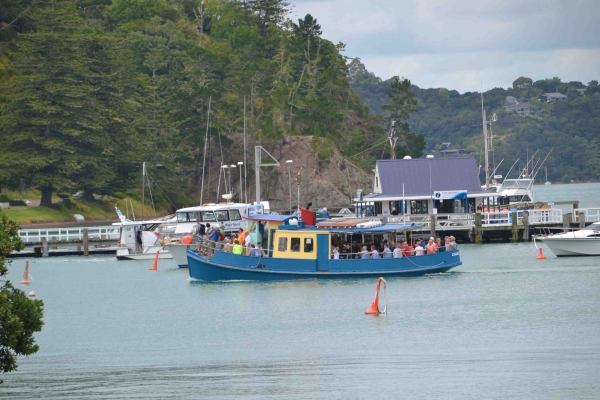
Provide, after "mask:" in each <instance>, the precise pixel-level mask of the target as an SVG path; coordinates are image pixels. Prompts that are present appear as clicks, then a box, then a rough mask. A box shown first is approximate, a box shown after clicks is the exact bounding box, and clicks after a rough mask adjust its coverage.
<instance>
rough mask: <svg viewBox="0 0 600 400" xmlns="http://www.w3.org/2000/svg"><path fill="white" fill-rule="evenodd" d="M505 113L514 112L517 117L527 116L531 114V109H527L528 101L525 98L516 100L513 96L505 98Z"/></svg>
mask: <svg viewBox="0 0 600 400" xmlns="http://www.w3.org/2000/svg"><path fill="white" fill-rule="evenodd" d="M504 108H505V109H506V111H509V112H510V111H516V112H517V114H519V115H529V114H531V109H530V107H529V99H528V98H526V97H521V98H520V99H517V98H515V97H513V96H506V104H505V105H504Z"/></svg>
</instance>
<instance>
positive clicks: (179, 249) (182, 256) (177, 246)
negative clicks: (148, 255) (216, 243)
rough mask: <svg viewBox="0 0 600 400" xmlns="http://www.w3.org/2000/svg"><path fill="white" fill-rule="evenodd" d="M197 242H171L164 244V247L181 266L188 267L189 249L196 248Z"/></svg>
mask: <svg viewBox="0 0 600 400" xmlns="http://www.w3.org/2000/svg"><path fill="white" fill-rule="evenodd" d="M196 247H197V245H195V244H184V243H169V244H165V245H164V249H165V250H167V251H168V252H169V253H170V254H171V256H172V257H173V259H174V260H175V262H176V263H177V266H178V267H179V268H187V266H188V261H187V251H188V250H189V249H192V250H193V249H195V248H196Z"/></svg>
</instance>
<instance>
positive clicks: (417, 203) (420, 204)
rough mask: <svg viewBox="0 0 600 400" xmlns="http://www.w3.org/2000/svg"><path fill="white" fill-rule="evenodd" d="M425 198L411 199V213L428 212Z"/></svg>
mask: <svg viewBox="0 0 600 400" xmlns="http://www.w3.org/2000/svg"><path fill="white" fill-rule="evenodd" d="M427 202H428V201H427V200H412V201H411V202H410V213H411V214H429V207H428V204H427Z"/></svg>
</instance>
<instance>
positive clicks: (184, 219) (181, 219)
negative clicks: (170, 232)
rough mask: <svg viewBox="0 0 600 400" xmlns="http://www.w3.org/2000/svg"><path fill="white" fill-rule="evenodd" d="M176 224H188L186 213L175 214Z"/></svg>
mask: <svg viewBox="0 0 600 400" xmlns="http://www.w3.org/2000/svg"><path fill="white" fill-rule="evenodd" d="M177 222H188V220H187V213H182V212H181V213H177Z"/></svg>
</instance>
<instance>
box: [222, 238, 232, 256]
mask: <svg viewBox="0 0 600 400" xmlns="http://www.w3.org/2000/svg"><path fill="white" fill-rule="evenodd" d="M232 249H233V245H232V244H231V240H229V239H225V245H224V246H223V251H224V252H225V253H231V250H232Z"/></svg>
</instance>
